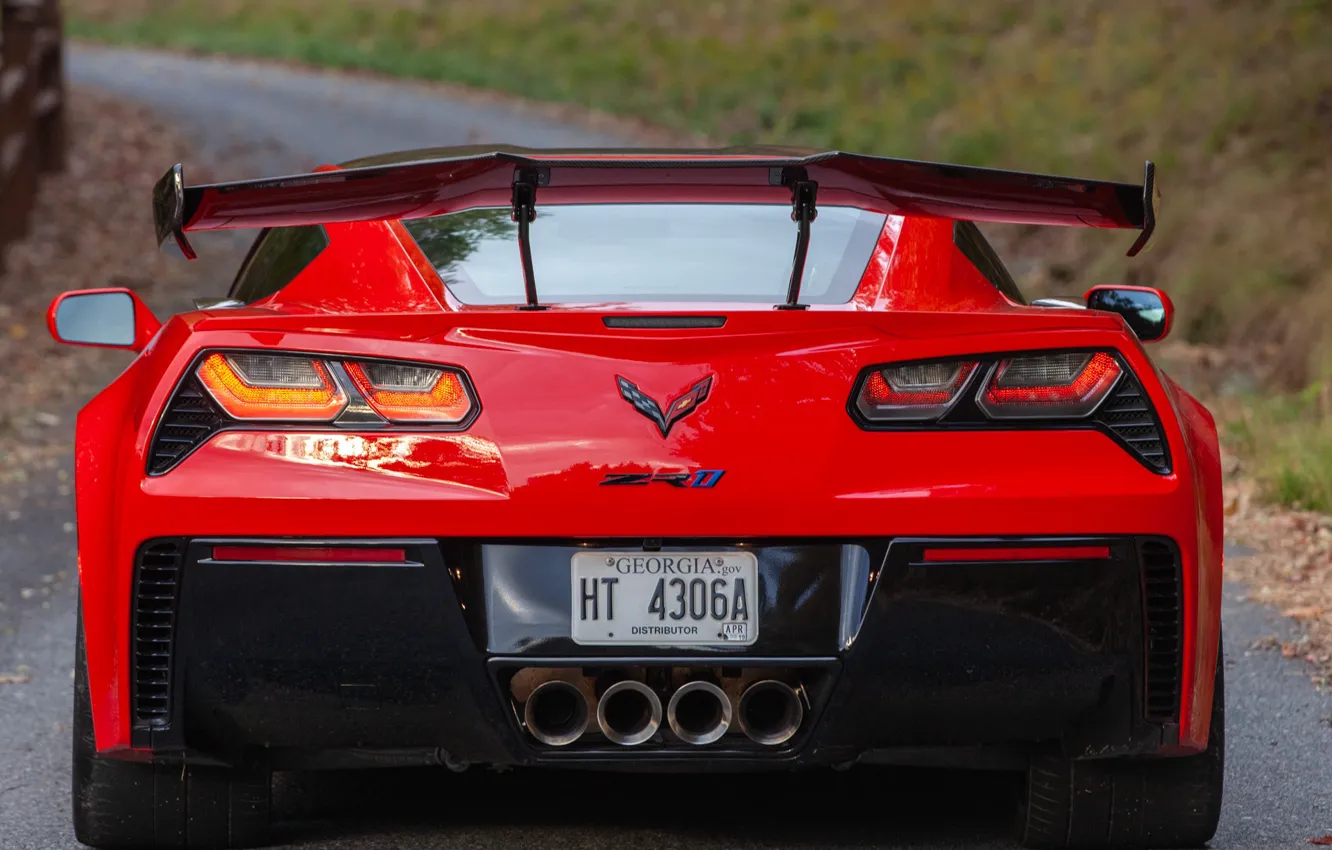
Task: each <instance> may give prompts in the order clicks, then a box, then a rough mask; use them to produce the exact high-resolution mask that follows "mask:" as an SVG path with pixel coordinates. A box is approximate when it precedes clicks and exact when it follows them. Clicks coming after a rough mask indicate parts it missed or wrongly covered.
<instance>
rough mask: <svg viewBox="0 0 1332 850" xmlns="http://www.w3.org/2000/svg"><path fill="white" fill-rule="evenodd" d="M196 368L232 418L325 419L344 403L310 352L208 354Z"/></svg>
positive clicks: (333, 414) (333, 415) (345, 404)
mask: <svg viewBox="0 0 1332 850" xmlns="http://www.w3.org/2000/svg"><path fill="white" fill-rule="evenodd" d="M196 374H197V375H198V377H199V380H200V381H201V382H202V383H203V385H204V387H205V388H206V389H207V390H208V392H209V394H210V395H212V397H213V399H214V400H215V401H217V403H218V404H220V405H221V406H222V409H223V410H225V411H226V412H227V413H228V414H229V415H230V416H232V417H233V418H236V419H265V420H281V421H292V420H299V421H302V422H331V421H332V420H333V419H334V418H336V417H337V415H338V414H339V413H341V412H342V409H343V408H344V407H346V406H347V394H346V393H345V392H343V390H342V387H340V386H338V384H337V382H336V381H335V380H333V378H332V376H331V375H329V372H328V367H327V366H325V365H324V364H323V362H321V361H320V360H317V359H314V358H311V357H303V356H296V355H273V354H242V353H228V354H210V355H208V357H206V358H204V361H203V362H202V363H200V364H199V368H198V370H197V371H196Z"/></svg>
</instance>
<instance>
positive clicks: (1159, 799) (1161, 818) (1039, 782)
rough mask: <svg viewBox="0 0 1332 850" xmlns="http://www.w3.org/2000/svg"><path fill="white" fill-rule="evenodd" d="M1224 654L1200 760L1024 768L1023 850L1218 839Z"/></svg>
mask: <svg viewBox="0 0 1332 850" xmlns="http://www.w3.org/2000/svg"><path fill="white" fill-rule="evenodd" d="M1222 662H1223V656H1222V655H1221V654H1220V653H1218V657H1217V661H1216V680H1215V681H1216V684H1215V686H1214V687H1215V689H1214V691H1213V697H1212V723H1211V731H1210V733H1209V734H1208V738H1207V749H1206V750H1204V751H1203V752H1201V753H1199V754H1198V755H1196V756H1185V757H1183V758H1160V759H1107V760H1103V761H1096V760H1092V761H1072V760H1069V759H1061V758H1053V757H1041V758H1034V759H1032V762H1031V765H1030V767H1029V768H1028V770H1027V792H1026V799H1025V805H1024V806H1023V812H1022V820H1021V829H1022V843H1023V846H1026V847H1040V848H1072V847H1161V848H1165V847H1201V846H1202V845H1203V844H1205V843H1206V842H1207V841H1209V840H1210V839H1211V838H1212V836H1213V835H1214V834H1216V825H1217V821H1218V820H1219V819H1220V817H1221V791H1222V785H1223V781H1224V775H1225V755H1226V699H1225V684H1226V683H1225V668H1224V666H1223V663H1222Z"/></svg>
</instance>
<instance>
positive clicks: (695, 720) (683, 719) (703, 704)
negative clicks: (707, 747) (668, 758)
mask: <svg viewBox="0 0 1332 850" xmlns="http://www.w3.org/2000/svg"><path fill="white" fill-rule="evenodd" d="M666 722H667V723H668V724H670V727H671V731H672V732H674V733H675V736H676V737H677V738H679V739H680V740H681V741H684V742H685V743H686V744H695V745H697V746H702V745H703V744H711V743H712V742H713V741H717V740H720V739H721V737H722V736H723V735H725V734H726V730H727V729H729V728H731V700H730V699H729V698H728V697H727V696H726V692H725V691H723V690H722V689H721V688H719V687H717V686H716V685H714V684H712V683H711V682H707V681H703V680H695V681H693V682H688V683H686V684H684V685H681V686H680V688H679V690H677V691H676V692H675V693H674V694H672V695H671V700H670V702H669V703H667V705H666Z"/></svg>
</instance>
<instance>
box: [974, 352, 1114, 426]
mask: <svg viewBox="0 0 1332 850" xmlns="http://www.w3.org/2000/svg"><path fill="white" fill-rule="evenodd" d="M1122 371H1123V370H1122V369H1121V368H1120V366H1119V362H1118V361H1116V360H1115V358H1114V357H1113V356H1111V355H1110V354H1107V353H1106V352H1104V351H1097V352H1056V353H1050V354H1034V355H1028V356H1023V357H1011V358H1007V359H1004V360H1000V361H999V362H998V363H997V364H996V365H995V367H994V371H993V372H992V373H991V375H990V378H989V380H988V381H986V383H985V387H984V388H983V389H982V390H981V392H980V394H979V395H978V396H977V397H976V404H977V406H978V407H980V409H981V411H982V412H983V413H984V414H985V415H986V416H988V417H990V418H991V419H1077V418H1081V417H1084V416H1088V415H1090V414H1091V413H1092V412H1093V411H1094V410H1096V407H1097V406H1098V405H1099V404H1100V403H1101V402H1102V401H1104V400H1105V397H1106V396H1107V395H1109V394H1110V390H1112V389H1113V388H1114V386H1115V382H1117V381H1118V380H1119V376H1120V374H1121V373H1122Z"/></svg>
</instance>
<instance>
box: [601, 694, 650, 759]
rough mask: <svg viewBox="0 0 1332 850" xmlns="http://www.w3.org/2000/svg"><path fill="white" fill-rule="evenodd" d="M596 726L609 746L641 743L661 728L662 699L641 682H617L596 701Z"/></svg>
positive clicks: (626, 745)
mask: <svg viewBox="0 0 1332 850" xmlns="http://www.w3.org/2000/svg"><path fill="white" fill-rule="evenodd" d="M597 726H598V727H600V728H601V733H602V734H603V735H605V736H606V737H607V738H608V739H609V740H610V741H611V743H614V744H619V745H621V746H624V747H633V746H636V745H638V744H641V743H643V742H644V741H647V740H648V739H650V738H651V737H652V736H653V735H655V734H657V729H659V728H660V727H661V700H660V699H659V698H658V697H657V695H656V693H654V692H653V690H652V689H651V688H649V687H648V686H647V685H645V684H643V683H642V682H639V681H635V680H633V679H624V680H623V681H619V682H616V683H615V684H613V685H611V686H610V687H609V688H607V689H606V691H605V693H603V694H602V695H601V699H600V700H598V702H597Z"/></svg>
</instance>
